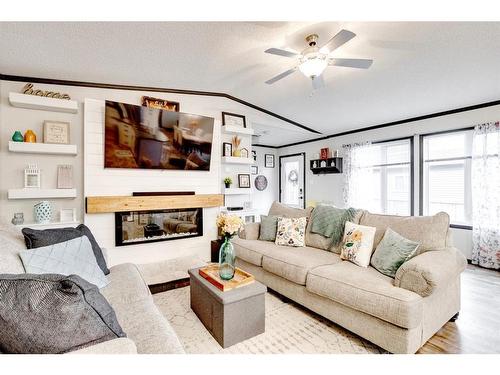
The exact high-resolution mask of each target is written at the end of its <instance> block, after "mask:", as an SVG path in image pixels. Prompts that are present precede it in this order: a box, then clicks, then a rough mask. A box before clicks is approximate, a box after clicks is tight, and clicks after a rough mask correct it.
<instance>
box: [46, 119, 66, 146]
mask: <svg viewBox="0 0 500 375" xmlns="http://www.w3.org/2000/svg"><path fill="white" fill-rule="evenodd" d="M43 143H55V144H69V122H62V121H44V122H43Z"/></svg>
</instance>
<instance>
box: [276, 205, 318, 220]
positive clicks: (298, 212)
mask: <svg viewBox="0 0 500 375" xmlns="http://www.w3.org/2000/svg"><path fill="white" fill-rule="evenodd" d="M312 210H313V207H307V208H293V207H288V206H287V205H285V204H282V203H279V202H273V204H272V205H271V208H270V209H269V214H268V215H274V216H282V217H294V218H297V217H307V218H309V217H310V216H311V212H312Z"/></svg>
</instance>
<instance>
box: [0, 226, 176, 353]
mask: <svg viewBox="0 0 500 375" xmlns="http://www.w3.org/2000/svg"><path fill="white" fill-rule="evenodd" d="M22 249H26V247H25V245H24V240H23V236H22V234H21V233H20V231H19V230H18V229H16V228H15V227H13V226H9V225H2V226H0V274H2V273H11V274H19V273H24V267H23V264H22V262H21V259H20V257H19V255H18V253H19V251H20V250H22ZM110 271H111V272H110V274H109V275H107V277H108V279H109V281H110V283H109V284H108V285H107V286H106V287H105V288H102V289H101V293H102V294H103V295H104V297H106V299H107V300H108V302H109V303H110V304H111V306H112V307H113V309H114V310H115V313H116V316H117V318H118V322H119V323H120V325H121V327H122V328H123V331H124V332H125V333H126V334H127V337H126V338H117V339H114V340H110V341H106V342H103V343H100V344H97V345H94V346H89V347H86V348H83V349H80V350H76V351H73V352H70V354H134V353H148V354H167V353H184V349H183V348H182V345H181V344H180V342H179V339H178V337H177V335H176V334H175V332H174V331H173V329H172V327H171V326H170V324H169V322H168V321H167V320H166V319H165V317H164V316H163V315H162V314H161V312H160V311H159V310H158V308H157V307H156V305H155V304H154V303H153V298H152V296H151V293H150V291H149V288H148V286H147V285H146V283H145V282H144V280H143V278H142V276H141V274H140V273H139V271H138V269H137V267H136V266H135V265H133V264H130V263H125V264H119V265H116V266H113V267H111V268H110Z"/></svg>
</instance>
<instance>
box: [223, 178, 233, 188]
mask: <svg viewBox="0 0 500 375" xmlns="http://www.w3.org/2000/svg"><path fill="white" fill-rule="evenodd" d="M232 183H233V180H231V177H226V178H225V179H224V185H226V189H229V188H230V187H231V184H232Z"/></svg>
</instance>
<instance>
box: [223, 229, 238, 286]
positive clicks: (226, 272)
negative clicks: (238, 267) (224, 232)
mask: <svg viewBox="0 0 500 375" xmlns="http://www.w3.org/2000/svg"><path fill="white" fill-rule="evenodd" d="M234 263H235V256H234V247H233V244H232V243H231V237H229V236H226V237H224V243H223V244H222V245H221V247H220V250H219V276H220V278H221V279H222V280H231V279H232V278H233V277H234V270H235V264H234Z"/></svg>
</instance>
